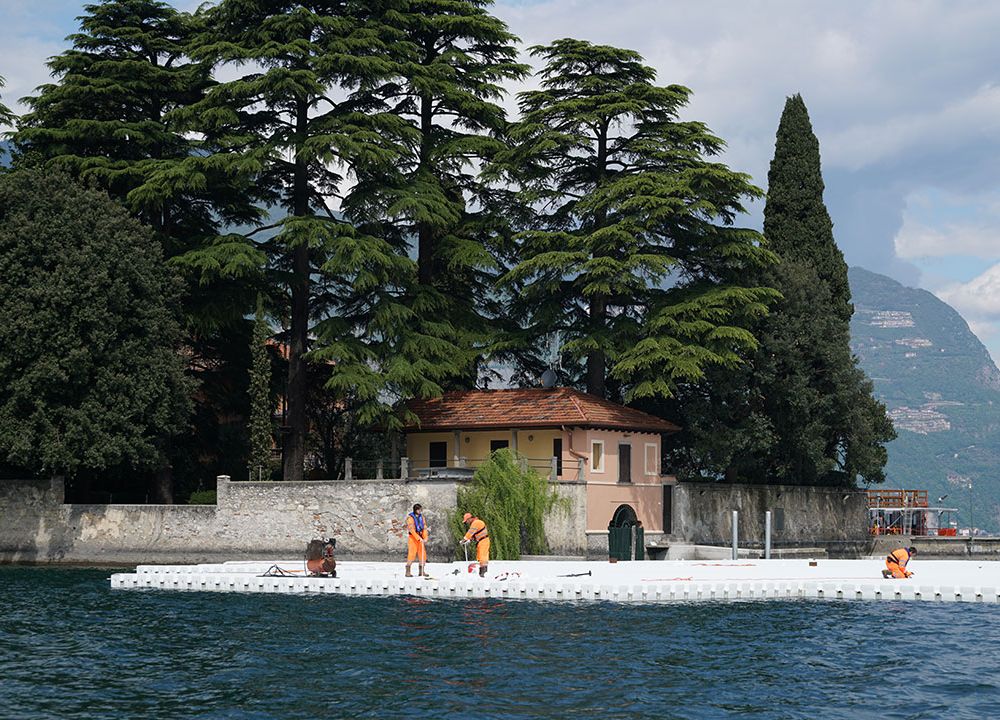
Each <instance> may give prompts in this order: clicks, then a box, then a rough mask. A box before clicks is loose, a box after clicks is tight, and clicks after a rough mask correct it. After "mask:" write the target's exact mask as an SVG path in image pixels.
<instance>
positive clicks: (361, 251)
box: [177, 0, 404, 480]
mask: <svg viewBox="0 0 1000 720" xmlns="http://www.w3.org/2000/svg"><path fill="white" fill-rule="evenodd" d="M392 6H393V3H392V2H391V1H390V2H387V3H384V4H383V3H367V2H360V1H355V0H312V1H311V2H293V1H292V0H288V1H278V2H274V1H271V0H223V1H222V2H221V3H219V5H218V6H216V7H214V8H210V9H209V10H208V11H206V13H205V14H204V17H203V21H204V32H203V33H202V34H200V35H199V36H198V37H197V38H196V39H195V41H194V43H193V44H192V46H191V53H192V56H193V57H195V58H196V59H198V60H199V61H203V62H206V63H209V64H212V65H226V66H228V67H230V68H233V69H235V68H242V71H243V72H242V74H240V75H239V76H238V77H236V78H235V79H233V80H230V81H227V82H222V83H219V84H218V85H216V86H214V87H212V88H210V89H209V90H208V92H207V93H206V95H205V98H204V99H203V100H201V101H200V102H198V103H196V104H194V105H192V106H191V107H189V108H187V109H185V110H184V111H183V112H179V113H178V115H177V117H178V118H179V119H180V120H181V121H182V122H183V123H184V125H185V127H187V128H189V129H190V130H193V131H197V132H199V133H200V134H201V135H202V136H203V137H204V138H205V142H206V143H207V145H206V151H205V153H206V154H205V157H204V158H202V161H203V162H206V163H208V164H210V165H212V166H215V167H219V168H221V169H222V170H223V171H224V172H226V173H228V174H231V175H233V176H237V177H247V178H250V179H252V188H253V189H252V192H250V193H249V197H250V199H252V200H253V201H254V202H255V203H257V204H258V205H259V206H261V207H268V208H270V217H271V219H261V220H259V221H258V223H257V225H256V226H255V227H254V228H252V229H251V230H249V231H248V232H246V233H244V234H235V233H230V234H227V235H224V236H220V237H218V238H216V240H215V242H214V243H213V244H212V245H211V246H210V247H207V248H205V249H202V250H199V251H198V252H193V253H189V254H188V255H186V256H185V257H184V262H185V263H186V264H187V265H188V266H190V267H193V268H196V269H198V270H200V271H202V272H203V273H205V274H206V275H208V276H212V275H217V274H223V275H229V276H239V275H251V276H258V277H266V279H267V282H268V284H270V285H271V286H273V287H274V288H275V289H274V291H273V293H272V294H273V296H274V297H275V299H276V302H277V303H278V304H277V305H276V307H275V308H273V311H274V312H275V314H276V315H277V316H278V317H284V318H287V327H288V332H287V334H286V335H285V336H284V337H285V339H286V341H287V349H288V353H287V355H288V377H287V383H286V403H287V405H286V406H287V427H286V428H285V436H284V441H285V446H284V469H283V470H284V477H285V479H288V480H296V479H301V478H302V476H303V468H304V460H305V440H306V433H307V414H306V402H307V385H308V383H307V372H306V353H307V352H308V351H309V342H310V332H311V330H312V328H313V325H314V323H315V322H316V321H317V319H319V318H321V317H323V316H324V315H325V313H326V312H327V311H328V309H329V308H330V306H331V304H335V303H336V302H338V301H339V298H341V297H342V296H343V295H345V294H346V293H347V292H348V289H349V288H350V287H352V286H353V284H354V283H355V281H356V280H357V278H358V276H362V277H369V276H374V277H377V278H380V279H385V280H386V282H388V283H391V282H393V278H394V276H395V274H396V272H397V266H398V264H399V262H398V255H397V253H396V250H395V248H393V247H392V246H391V245H389V244H387V243H386V241H385V240H383V239H382V238H379V237H376V236H372V235H366V234H364V232H362V231H360V230H359V229H358V228H357V227H356V226H355V225H354V224H353V223H351V222H350V221H349V220H347V219H345V218H344V217H343V216H342V215H341V214H338V212H337V208H338V206H339V204H340V203H341V202H342V201H343V199H344V195H345V192H346V190H345V188H346V187H347V182H346V180H347V177H348V175H351V174H356V173H357V168H358V167H359V166H364V167H365V168H366V169H367V171H368V172H377V171H378V170H377V168H383V167H390V166H392V165H393V164H394V163H395V162H396V158H397V155H398V150H397V148H396V147H395V146H394V140H395V139H396V138H399V137H401V136H403V135H404V133H403V132H402V130H401V129H400V128H399V127H398V126H399V123H398V118H397V117H396V116H395V115H392V114H388V113H384V112H381V111H380V106H379V104H378V101H377V100H375V99H373V98H372V93H371V89H372V88H373V87H375V86H378V85H380V84H382V83H384V82H385V81H386V78H387V76H388V75H390V74H391V72H392V68H393V65H392V63H391V62H389V61H388V60H387V59H386V58H387V57H388V56H391V54H392V52H393V50H392V47H391V43H392V41H393V37H394V36H395V33H394V31H393V30H392V28H391V26H390V25H389V23H388V22H387V21H386V20H385V17H384V16H385V13H386V12H387V11H388V10H391V9H392ZM380 172H384V171H380ZM265 230H266V231H267V233H269V234H270V237H265V236H264V235H261V232H262V231H265Z"/></svg>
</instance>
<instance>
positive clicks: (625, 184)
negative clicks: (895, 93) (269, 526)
mask: <svg viewBox="0 0 1000 720" xmlns="http://www.w3.org/2000/svg"><path fill="white" fill-rule="evenodd" d="M491 4H492V3H491V2H490V1H489V0H376V1H375V2H366V1H364V0H305V1H302V0H217V1H216V2H213V3H209V4H206V5H205V6H204V7H202V8H200V9H199V10H197V11H195V12H193V13H183V12H179V11H177V10H176V9H174V8H173V7H171V5H169V4H168V3H167V2H161V1H159V0H102V1H101V2H95V3H94V4H91V5H87V6H86V7H85V14H84V15H83V16H82V17H81V18H80V22H81V26H80V32H78V33H76V34H74V35H72V36H71V37H70V38H69V42H70V45H71V47H70V48H69V49H67V50H66V51H65V52H63V53H61V54H59V55H57V56H55V57H54V58H52V60H51V62H50V67H51V69H52V71H53V76H54V80H53V82H52V83H50V84H47V85H45V86H43V87H42V88H40V90H39V93H38V95H37V97H35V98H32V99H30V100H29V104H30V108H31V111H30V112H29V113H28V114H27V115H26V116H25V117H24V118H23V119H21V121H20V122H19V124H18V126H17V133H16V135H15V142H16V146H17V148H18V151H19V157H18V159H17V161H18V163H19V164H20V166H21V167H22V168H44V169H45V170H46V171H49V170H52V169H59V168H61V169H62V170H63V171H64V172H66V173H68V174H69V175H71V176H73V177H75V178H77V179H81V180H83V181H84V182H85V183H91V184H92V185H93V187H95V188H98V189H100V190H102V191H105V192H106V193H107V194H108V195H110V197H111V198H112V199H113V200H115V201H117V202H119V203H121V204H122V205H123V206H124V207H125V208H126V209H127V210H128V211H129V213H131V215H132V217H133V218H135V219H136V220H138V221H140V222H141V223H143V224H145V225H146V226H148V227H149V228H151V229H152V230H151V231H152V233H153V235H152V237H153V238H154V240H156V241H158V242H159V244H160V245H161V246H162V247H163V248H164V255H165V256H166V260H164V259H163V257H160V256H158V257H160V259H159V261H158V262H159V263H160V264H161V265H166V266H168V267H171V268H175V269H177V271H178V272H180V273H181V274H182V277H183V279H184V281H185V282H184V285H183V286H182V287H181V290H180V294H179V295H178V296H177V299H178V300H179V303H180V306H181V307H182V308H183V315H182V317H183V324H184V329H185V333H184V340H183V347H182V348H180V349H178V348H177V347H176V343H174V342H172V341H171V342H166V340H164V341H163V342H164V344H163V346H162V348H161V349H163V348H170V349H171V352H174V353H175V356H176V357H183V358H184V359H185V360H186V361H187V373H188V375H190V376H192V377H193V378H194V379H195V380H196V383H195V384H191V383H184V382H180V383H179V384H177V386H176V387H178V388H181V387H183V388H186V389H187V391H188V392H189V397H190V399H192V400H193V401H194V413H193V421H192V423H191V425H190V427H189V428H188V432H186V433H180V434H177V432H175V430H177V429H179V428H180V427H181V426H180V425H177V426H176V427H175V426H174V425H170V423H168V422H166V421H165V420H164V421H163V422H160V423H159V424H155V423H154V426H151V427H150V429H149V431H148V432H146V431H145V430H141V425H140V431H139V432H140V434H141V433H143V432H146V435H148V436H150V437H152V436H154V435H155V436H156V437H157V438H159V439H158V440H157V441H156V442H157V443H159V444H155V449H156V451H157V452H158V453H159V454H160V455H159V456H158V457H159V460H158V462H159V464H160V466H162V467H172V468H173V470H174V471H175V472H177V473H179V474H180V475H182V476H183V477H184V478H185V481H184V484H183V485H182V487H181V488H180V490H183V492H182V493H181V496H187V495H189V493H190V491H191V490H193V489H196V488H201V487H203V484H204V481H205V480H206V479H209V478H211V477H212V476H214V475H217V474H236V475H238V474H239V473H238V472H234V468H239V467H250V468H251V469H252V468H254V467H257V466H262V465H267V464H269V463H268V462H267V460H266V458H269V456H270V451H271V443H272V440H271V438H272V435H273V436H275V437H278V438H280V440H281V444H282V458H283V463H282V464H283V468H282V472H281V475H282V476H283V477H284V478H285V479H288V480H296V479H301V478H302V477H304V476H306V474H307V473H308V475H309V476H310V477H316V476H326V477H338V476H340V474H341V473H342V472H343V463H344V460H345V459H346V458H347V457H353V458H354V460H355V461H356V462H355V468H356V472H357V471H360V472H362V473H364V474H370V473H373V472H375V468H377V467H379V462H380V461H383V462H384V461H385V460H386V459H387V458H386V455H387V454H389V453H388V450H387V447H386V445H387V443H386V442H385V439H386V438H392V437H394V436H395V433H396V432H397V431H398V429H399V428H400V426H401V424H402V423H403V421H404V420H406V411H405V404H404V402H405V401H406V400H407V399H409V398H413V397H432V396H436V395H439V394H440V393H441V392H442V391H444V390H448V389H462V388H471V387H474V386H476V385H478V384H481V383H483V382H487V381H488V380H489V378H490V376H491V373H494V372H496V371H497V365H498V363H507V364H508V366H510V367H513V368H514V370H515V377H516V378H517V379H518V380H519V381H521V382H533V381H534V378H536V377H537V375H538V373H539V372H540V371H541V370H543V369H544V368H545V366H546V365H547V364H549V362H550V360H549V358H547V357H545V355H546V349H547V348H548V347H550V346H551V345H552V344H553V340H554V341H555V345H556V346H557V347H556V352H557V353H558V355H559V357H560V358H561V360H562V365H563V368H564V370H565V377H564V378H563V382H565V383H566V384H571V385H575V386H582V387H586V388H587V389H588V390H589V391H590V392H593V393H595V394H598V395H601V396H607V397H610V398H612V399H615V400H622V401H628V402H635V403H636V404H641V405H642V406H643V407H644V409H647V410H650V411H652V412H655V413H656V414H658V415H660V416H662V417H667V418H669V419H671V420H674V421H678V422H679V423H680V425H681V426H682V428H683V430H682V432H681V433H680V434H679V435H678V436H676V437H675V438H674V441H672V442H671V443H669V446H671V447H672V450H671V452H672V453H673V458H672V459H673V460H674V461H675V462H673V463H671V464H672V465H673V466H674V467H678V468H680V469H681V470H682V473H686V474H690V475H703V474H709V475H716V476H723V475H724V476H726V477H728V478H730V479H736V478H743V479H751V480H757V481H784V482H829V481H834V482H853V478H854V477H855V476H857V475H860V476H862V477H864V478H866V479H868V480H873V481H877V480H878V479H880V477H881V475H880V473H881V467H882V465H883V464H884V461H885V456H884V448H883V444H884V442H885V440H886V439H887V438H889V437H891V428H889V427H888V424H887V422H886V421H885V418H884V413H883V410H884V409H883V408H882V407H881V406H880V405H879V404H878V403H876V402H874V401H873V400H872V399H871V387H870V384H868V383H867V380H866V379H865V378H864V375H863V374H862V373H861V372H860V371H859V370H858V369H857V367H856V366H855V364H854V363H853V361H852V358H851V356H850V352H849V349H848V345H847V322H848V319H849V318H850V316H851V305H850V293H849V290H848V288H847V286H846V269H845V267H844V263H843V257H842V255H841V253H840V251H839V250H838V249H837V247H836V244H835V243H834V240H833V235H832V224H831V221H830V217H829V215H828V213H827V212H826V209H825V207H824V205H823V201H822V192H823V182H822V176H821V173H820V164H819V152H818V143H817V141H816V138H815V136H814V135H813V134H812V132H811V128H810V125H809V118H808V115H807V113H806V111H805V106H804V104H803V103H802V101H801V98H798V97H797V96H796V97H795V98H792V99H790V100H789V104H788V106H787V107H786V110H785V113H784V115H783V117H782V121H781V126H780V128H779V132H778V142H777V145H776V150H775V159H774V162H773V163H772V167H771V173H770V175H769V181H770V189H769V195H768V205H767V209H766V213H765V234H764V236H762V235H761V234H760V233H757V232H755V231H753V230H750V229H746V228H744V227H741V226H740V218H741V216H742V215H743V214H744V203H745V202H747V201H748V200H752V199H755V198H758V197H760V195H761V191H760V190H759V189H758V188H756V187H755V186H754V185H753V184H752V183H751V180H750V178H749V177H747V176H746V175H744V174H742V173H739V172H735V171H733V170H731V169H730V168H728V167H727V166H726V165H724V164H722V163H720V162H718V161H717V159H716V158H717V157H718V155H719V154H720V153H721V152H722V151H723V149H724V142H723V140H722V139H721V138H719V137H716V136H715V135H714V134H712V133H711V132H710V130H709V129H708V128H707V127H706V126H705V125H704V124H702V123H700V122H696V121H682V120H681V119H680V115H681V113H682V112H683V111H684V108H685V106H686V105H687V103H688V100H689V97H690V91H689V90H688V89H687V88H684V87H681V86H679V85H658V84H657V82H656V80H657V78H656V76H655V73H654V71H653V69H652V68H650V67H649V66H647V65H646V64H644V62H643V59H642V58H641V57H640V56H639V55H638V54H637V53H635V52H633V51H631V50H627V49H622V48H615V47H609V46H603V45H597V44H592V43H589V42H584V41H579V40H573V39H562V40H556V41H554V42H552V43H551V44H548V45H542V46H536V47H534V48H532V49H531V53H532V55H533V57H535V58H536V59H537V60H538V61H539V63H540V64H541V68H540V70H539V75H538V86H537V88H536V89H531V90H528V91H526V92H524V93H522V94H521V95H520V96H519V106H520V117H518V118H512V119H508V118H507V117H506V114H505V111H504V109H503V106H502V103H503V100H504V98H505V94H506V92H507V87H506V85H507V84H509V83H511V82H516V81H520V80H522V79H524V78H525V76H526V74H527V72H528V67H527V66H525V65H522V64H521V63H519V62H518V47H517V42H518V41H517V38H516V37H514V36H513V35H512V34H511V33H510V31H509V29H508V28H507V26H506V25H505V24H504V22H502V21H501V20H500V19H498V18H497V17H495V16H493V15H492V14H491V12H490V6H491ZM4 113H5V109H4V108H2V106H0V121H3V120H4V119H9V118H7V115H5V114H4ZM88 192H93V191H88ZM105 200H106V198H105ZM129 227H136V226H132V225H130V226H129ZM54 231H55V230H53V232H54ZM765 236H766V237H767V238H768V239H767V241H765V240H764V237H765ZM95 242H96V240H95ZM779 256H780V257H781V259H782V260H783V262H781V263H780V264H777V260H778V257H779ZM111 261H112V260H111V259H106V260H105V262H111ZM140 264H141V263H140ZM161 270H162V268H161ZM165 276H166V275H165ZM81 282H83V279H81ZM779 291H780V292H779ZM173 297H174V296H173V295H171V296H170V298H168V299H167V300H164V302H173V300H172V298H173ZM255 297H262V298H263V305H262V306H261V307H259V308H258V311H257V322H256V324H254V323H253V322H251V317H252V315H253V298H255ZM779 297H783V298H784V299H783V300H781V301H780V302H778V298H779ZM769 309H770V310H771V311H772V315H771V316H770V318H767V317H765V316H766V315H767V313H768V311H769ZM43 315H44V313H40V317H41V316H43ZM265 316H266V317H268V318H269V319H270V320H271V321H272V322H273V327H269V326H268V325H267V324H266V323H265V322H264V321H263V318H264V317H265ZM252 329H255V330H256V333H255V336H254V338H252V339H251V338H250V337H249V336H250V333H251V330H252ZM154 334H155V333H154ZM266 336H270V337H273V339H274V341H275V342H276V344H277V348H276V349H277V351H276V352H274V353H273V358H272V361H273V363H274V369H275V372H276V374H277V372H279V371H280V372H281V373H282V374H283V375H284V376H285V377H284V378H282V379H280V380H278V381H274V380H270V381H269V380H268V377H267V371H268V367H269V364H270V361H269V360H268V356H267V353H266V352H265V348H264V343H265V337H266ZM136 367H137V368H139V367H141V365H138V366H136ZM148 380H149V378H148V377H144V378H141V379H138V380H132V381H134V382H147V381H148ZM126 384H127V383H126ZM56 386H57V384H56V385H54V387H56ZM278 395H282V399H281V407H282V411H283V412H282V418H283V422H282V425H283V426H282V427H280V428H273V427H271V425H272V420H273V417H274V415H273V413H274V410H275V402H274V401H275V398H276V397H277V396H278ZM73 402H75V401H74V400H72V398H71V399H70V401H69V405H72V404H73ZM21 410H23V408H21ZM123 412H124V411H123ZM12 417H13V416H12ZM123 417H127V415H123ZM171 436H172V440H171V441H170V442H166V441H165V440H163V438H167V437H171ZM143 437H145V436H143ZM151 442H152V441H151ZM396 455H398V452H394V453H393V454H392V459H395V456H396ZM12 457H13V456H12ZM61 457H62V460H63V461H64V460H65V456H61ZM362 459H363V462H364V463H366V465H365V468H364V469H363V470H362V469H361V467H360V461H361V460H362ZM130 462H134V463H137V464H139V463H140V458H139V457H138V454H135V453H133V454H128V453H124V452H123V453H120V454H119V455H118V456H114V455H113V454H107V455H105V456H102V457H101V458H99V459H98V460H95V461H94V462H93V463H91V464H90V465H88V466H87V467H94V468H97V467H99V466H100V464H101V463H113V464H117V465H118V466H121V465H122V464H128V463H130ZM155 464H156V463H153V465H155ZM35 465H36V466H38V467H42V466H44V467H54V465H52V463H48V464H44V463H42V464H39V463H35ZM493 471H494V470H492V469H491V472H493ZM251 474H252V475H253V474H254V473H253V472H252V470H251ZM120 475H121V476H122V477H126V476H127V473H126V472H124V471H123V472H121V473H120ZM484 482H485V481H484ZM491 482H492V481H491ZM529 484H530V483H529ZM497 488H498V489H497V491H498V492H501V490H500V489H499V486H497ZM116 492H117V490H116ZM502 492H507V491H506V490H503V491H502ZM470 501H471V500H470ZM484 512H485V510H484ZM532 512H534V511H532ZM500 522H501V524H502V523H503V522H505V521H504V520H501V521H500ZM531 522H534V521H533V520H532V521H531ZM532 532H534V531H532Z"/></svg>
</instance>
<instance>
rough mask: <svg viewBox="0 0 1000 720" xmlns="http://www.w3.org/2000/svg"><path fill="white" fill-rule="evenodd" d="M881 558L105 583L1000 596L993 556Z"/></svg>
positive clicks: (391, 567)
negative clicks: (895, 575)
mask: <svg viewBox="0 0 1000 720" xmlns="http://www.w3.org/2000/svg"><path fill="white" fill-rule="evenodd" d="M884 567H885V564H884V562H883V561H882V560H881V559H879V560H874V559H868V560H817V561H809V560H734V561H686V562H681V561H645V562H619V563H606V562H583V561H579V562H562V561H552V562H546V561H524V562H501V561H497V562H492V563H490V566H489V573H488V575H487V577H485V578H480V577H479V575H478V572H477V571H476V567H475V564H474V563H472V564H469V563H464V562H456V563H432V564H430V565H428V566H427V569H428V572H429V573H430V574H431V577H430V578H419V577H409V578H408V577H404V575H403V564H402V563H366V562H340V563H338V564H337V574H338V577H336V578H329V577H308V576H307V575H306V573H305V570H304V568H303V563H302V561H301V560H299V561H295V560H290V561H281V562H273V561H250V562H227V563H219V564H209V565H140V566H139V567H137V568H136V569H135V572H134V573H118V574H115V575H112V576H111V587H112V588H123V589H139V588H154V589H157V590H196V591H213V592H265V593H308V594H311V595H324V594H325V595H382V596H387V595H413V596H418V597H429V598H499V599H516V600H546V601H552V600H555V601H558V600H587V601H594V600H603V601H610V602H628V603H633V602H636V603H663V602H702V601H733V600H739V601H743V600H802V599H818V600H930V601H938V602H941V601H947V602H956V601H957V602H985V603H998V602H1000V562H988V561H987V562H976V561H961V560H928V561H923V562H921V561H920V560H919V559H916V560H914V561H913V562H912V563H911V569H912V570H913V571H914V577H912V578H910V579H908V580H884V579H883V578H882V569H883V568H884Z"/></svg>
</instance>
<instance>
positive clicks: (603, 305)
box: [587, 121, 608, 397]
mask: <svg viewBox="0 0 1000 720" xmlns="http://www.w3.org/2000/svg"><path fill="white" fill-rule="evenodd" d="M596 162H597V178H596V184H597V186H598V187H601V186H602V185H603V184H604V182H605V178H606V177H607V164H608V123H607V121H605V122H604V123H603V124H602V125H601V126H600V128H598V132H597V159H596ZM606 222H607V212H606V210H605V209H604V208H603V207H602V208H598V210H597V212H596V213H595V216H594V230H599V229H600V228H602V227H604V225H605V223H606ZM605 254H606V253H605V252H604V251H603V249H602V248H594V255H595V257H599V256H602V255H605ZM607 322H608V298H607V296H605V295H594V296H592V297H591V298H590V334H591V335H592V336H593V335H595V334H603V331H604V327H605V325H607ZM606 366H607V361H606V358H605V355H604V351H603V350H591V351H590V352H589V353H588V354H587V392H589V393H590V394H591V395H596V396H597V397H604V396H605V394H606V387H605V383H604V380H605V374H606V370H607V367H606Z"/></svg>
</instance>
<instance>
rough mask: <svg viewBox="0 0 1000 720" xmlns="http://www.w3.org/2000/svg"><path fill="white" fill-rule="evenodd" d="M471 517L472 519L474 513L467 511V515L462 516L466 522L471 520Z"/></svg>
mask: <svg viewBox="0 0 1000 720" xmlns="http://www.w3.org/2000/svg"><path fill="white" fill-rule="evenodd" d="M471 519H472V513H465V515H463V516H462V522H464V523H467V522H469V520H471Z"/></svg>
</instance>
